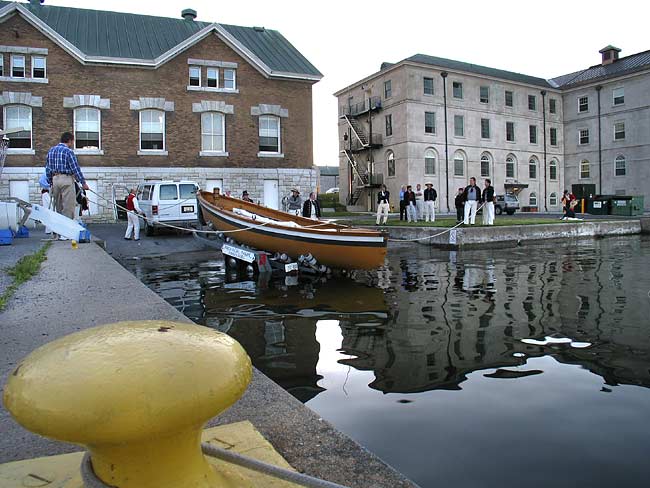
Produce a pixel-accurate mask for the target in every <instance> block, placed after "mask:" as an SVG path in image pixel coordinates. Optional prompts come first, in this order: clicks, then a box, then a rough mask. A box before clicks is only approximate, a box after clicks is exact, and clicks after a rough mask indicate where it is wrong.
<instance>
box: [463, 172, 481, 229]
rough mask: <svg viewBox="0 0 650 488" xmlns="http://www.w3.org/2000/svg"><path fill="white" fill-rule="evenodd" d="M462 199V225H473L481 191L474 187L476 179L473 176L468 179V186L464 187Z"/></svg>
mask: <svg viewBox="0 0 650 488" xmlns="http://www.w3.org/2000/svg"><path fill="white" fill-rule="evenodd" d="M463 198H464V199H465V219H464V221H463V223H464V224H465V225H470V224H471V225H474V223H475V221H476V211H477V209H478V203H479V202H480V201H481V189H480V188H479V187H478V186H476V178H474V177H473V176H472V177H471V178H470V179H469V185H467V186H466V187H465V191H464V192H463Z"/></svg>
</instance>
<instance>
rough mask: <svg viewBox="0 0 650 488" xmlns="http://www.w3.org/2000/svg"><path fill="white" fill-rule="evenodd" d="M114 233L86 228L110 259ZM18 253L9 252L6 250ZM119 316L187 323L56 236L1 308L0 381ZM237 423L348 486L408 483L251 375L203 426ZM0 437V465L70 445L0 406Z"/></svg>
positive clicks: (152, 244) (131, 280) (125, 246)
mask: <svg viewBox="0 0 650 488" xmlns="http://www.w3.org/2000/svg"><path fill="white" fill-rule="evenodd" d="M123 229H124V226H123V225H120V224H118V225H114V226H106V227H105V228H100V226H96V228H95V227H93V229H91V230H92V231H93V232H94V233H95V234H96V235H98V236H100V237H101V236H102V235H104V236H105V237H106V238H108V244H107V246H108V247H109V249H112V250H113V252H115V253H116V255H117V254H120V255H128V254H129V253H131V251H133V248H132V246H133V245H135V246H137V243H135V242H128V241H122V242H120V244H118V242H119V241H120V239H121V235H120V234H121V232H122V231H123ZM111 236H113V238H111ZM32 239H33V243H32V244H27V243H25V244H23V246H24V247H23V248H22V249H24V250H26V249H28V246H29V245H33V246H34V247H35V248H38V246H39V245H40V244H41V242H40V240H39V239H38V238H36V237H34V238H32ZM196 245H197V244H196V243H194V241H193V239H192V238H191V237H189V236H186V237H178V238H176V237H168V238H165V237H160V238H154V239H151V240H147V238H146V237H143V240H142V241H140V248H143V247H144V251H145V252H150V253H151V254H163V253H164V252H154V251H161V250H166V249H174V250H178V249H179V248H188V249H189V248H192V247H193V246H196ZM129 246H131V247H129ZM21 252H23V251H18V248H15V249H12V253H14V256H18V255H19V254H20V253H21ZM2 254H4V253H2ZM133 254H135V253H133ZM3 259H4V257H3ZM127 319H128V320H138V319H168V320H178V321H185V322H188V321H189V320H188V319H187V318H186V317H185V316H183V315H182V314H181V313H180V312H178V311H177V310H176V309H174V308H173V307H172V306H171V305H169V304H168V303H167V302H165V301H164V300H163V299H162V298H160V297H159V296H158V295H156V294H155V293H153V292H152V291H151V290H149V289H148V288H147V287H146V286H145V285H143V284H142V283H141V282H140V281H139V280H138V279H137V278H136V277H134V276H133V275H131V274H130V273H129V272H128V271H126V270H125V269H124V268H122V266H120V265H119V264H118V263H117V262H116V261H115V260H114V259H112V258H111V257H110V256H109V255H108V254H107V253H106V252H104V251H103V250H102V249H101V248H100V247H99V246H97V245H96V244H80V245H79V249H76V250H75V249H72V248H71V246H70V243H69V242H55V243H54V245H53V246H52V248H51V249H50V251H49V253H48V259H47V260H46V261H45V262H44V263H43V267H42V269H41V272H40V274H39V275H38V276H36V277H35V278H34V279H32V280H31V281H29V282H28V283H25V284H24V285H22V286H21V287H20V289H19V290H18V293H17V294H16V296H15V297H14V299H12V300H11V301H10V302H9V305H8V307H7V309H6V310H5V311H4V312H1V313H0V384H2V385H4V383H5V381H6V378H7V376H8V375H9V374H11V371H13V369H14V368H15V367H16V365H17V364H18V362H19V361H20V359H21V358H23V357H24V356H26V355H27V354H29V353H30V352H31V351H33V350H34V349H35V348H37V347H39V346H41V345H43V344H45V343H47V342H50V341H52V340H54V339H56V338H58V337H61V336H64V335H66V334H69V333H72V332H75V331H77V330H81V329H85V328H87V327H91V326H94V325H99V324H103V323H108V322H115V321H119V320H127ZM244 419H248V420H250V421H251V422H252V423H253V424H254V425H255V426H256V427H257V428H258V429H259V430H260V432H262V434H263V435H264V436H265V437H266V438H267V439H268V440H269V441H270V442H271V443H272V444H273V445H274V446H275V448H276V449H277V450H278V451H279V452H280V453H281V454H282V455H283V456H284V457H285V458H286V459H287V460H288V461H289V462H290V463H291V464H292V465H293V466H294V467H296V468H297V469H299V470H300V471H304V472H307V473H309V474H312V475H315V476H318V477H321V478H324V479H328V480H331V481H334V482H337V483H341V484H345V485H349V486H351V487H373V488H374V487H377V488H382V487H385V488H400V487H413V486H415V485H414V484H412V483H411V482H409V481H408V480H406V479H404V478H403V477H402V476H401V475H400V474H399V473H397V472H396V471H394V470H392V469H391V468H390V467H388V466H386V465H385V464H383V463H382V462H381V461H380V460H379V459H378V458H376V457H375V456H374V455H372V454H370V453H369V452H368V451H366V450H365V449H364V448H362V447H361V446H359V445H358V444H356V443H355V442H354V441H352V440H350V439H349V438H347V437H345V436H344V435H343V434H341V433H340V432H338V431H336V430H335V429H334V428H333V427H332V426H331V425H330V424H329V423H327V422H326V421H324V420H322V419H320V418H319V417H318V416H317V415H316V414H315V413H314V412H312V411H311V410H309V409H308V408H307V407H305V406H304V405H303V404H302V403H300V402H299V401H298V400H296V399H294V398H293V397H292V396H291V395H289V394H288V393H287V392H285V391H284V390H283V389H281V388H280V387H279V386H277V385H276V384H275V383H273V382H272V381H271V380H269V379H268V378H267V377H266V376H264V375H262V374H261V373H259V372H258V371H255V374H254V378H253V382H252V383H251V385H250V387H249V389H248V391H247V392H246V394H245V395H244V397H243V398H242V399H241V400H240V401H239V402H238V403H237V404H236V405H235V406H234V407H232V408H231V409H230V410H228V411H227V412H225V413H224V414H222V415H221V416H219V417H216V418H215V419H213V420H212V421H211V422H210V424H209V425H217V424H221V423H229V422H234V421H239V420H244ZM0 433H1V435H0V463H3V462H9V461H14V460H19V459H25V458H31V457H37V456H46V455H51V454H60V453H64V452H71V451H75V450H78V449H79V448H78V447H77V446H74V445H69V444H63V443H59V442H53V441H49V440H47V439H45V438H43V437H40V436H38V435H35V434H32V433H30V432H28V431H26V430H24V429H23V428H22V427H20V426H19V425H18V424H17V423H16V422H15V421H14V420H13V419H12V418H11V416H10V415H9V413H8V412H7V411H6V410H4V407H1V408H0Z"/></svg>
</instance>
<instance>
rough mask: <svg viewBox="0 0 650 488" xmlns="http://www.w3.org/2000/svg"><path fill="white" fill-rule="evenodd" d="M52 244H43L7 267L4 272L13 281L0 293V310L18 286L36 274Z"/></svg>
mask: <svg viewBox="0 0 650 488" xmlns="http://www.w3.org/2000/svg"><path fill="white" fill-rule="evenodd" d="M51 245H52V243H51V242H46V243H45V244H43V247H41V248H40V249H39V250H38V251H36V252H35V253H34V254H29V255H27V256H23V257H22V258H20V259H19V260H18V262H17V263H16V264H15V265H14V266H12V267H11V268H7V270H6V272H7V274H8V275H9V276H12V277H13V279H14V280H13V282H12V283H11V285H9V286H8V287H7V289H6V290H5V291H4V293H3V294H2V295H0V311H2V310H4V308H5V307H6V306H7V303H8V302H9V299H10V298H11V297H12V296H13V295H14V293H16V290H18V287H19V286H20V285H22V284H23V283H25V282H26V281H29V280H30V279H31V278H32V276H34V275H36V274H37V273H38V272H39V270H40V269H41V263H43V261H45V260H46V259H47V250H48V249H49V248H50V246H51Z"/></svg>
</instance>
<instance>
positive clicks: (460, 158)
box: [453, 152, 467, 178]
mask: <svg viewBox="0 0 650 488" xmlns="http://www.w3.org/2000/svg"><path fill="white" fill-rule="evenodd" d="M453 161H454V177H456V178H460V177H464V176H465V165H466V164H467V158H466V157H465V155H464V154H463V153H461V152H456V153H455V154H454V159H453ZM456 161H462V162H463V166H462V170H463V172H462V173H461V174H458V173H456Z"/></svg>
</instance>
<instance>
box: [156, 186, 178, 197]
mask: <svg viewBox="0 0 650 488" xmlns="http://www.w3.org/2000/svg"><path fill="white" fill-rule="evenodd" d="M160 199H161V200H177V199H178V189H177V188H176V185H160Z"/></svg>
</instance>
